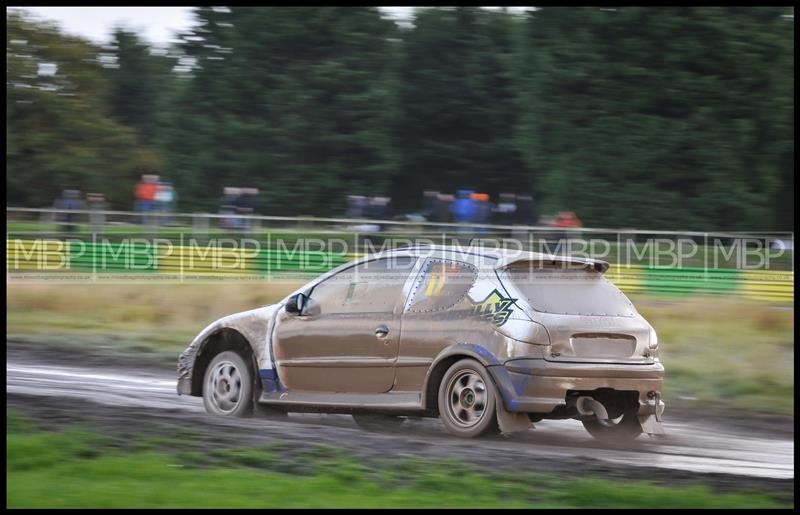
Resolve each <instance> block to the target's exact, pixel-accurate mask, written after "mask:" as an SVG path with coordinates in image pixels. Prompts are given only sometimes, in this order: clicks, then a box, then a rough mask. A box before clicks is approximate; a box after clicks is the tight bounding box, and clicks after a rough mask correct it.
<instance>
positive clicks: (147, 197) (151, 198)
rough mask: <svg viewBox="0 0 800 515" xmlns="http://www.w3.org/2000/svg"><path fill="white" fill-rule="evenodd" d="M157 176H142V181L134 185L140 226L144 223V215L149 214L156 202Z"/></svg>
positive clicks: (145, 216)
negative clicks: (140, 214)
mask: <svg viewBox="0 0 800 515" xmlns="http://www.w3.org/2000/svg"><path fill="white" fill-rule="evenodd" d="M157 183H158V175H142V180H141V181H139V183H138V184H137V185H136V211H138V212H140V213H142V215H143V216H142V217H141V220H142V222H141V223H142V224H144V223H146V222H145V219H146V218H147V215H146V213H150V212H151V211H152V210H153V208H154V206H155V200H156V192H157V191H158V184H157Z"/></svg>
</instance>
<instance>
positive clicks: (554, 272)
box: [505, 265, 636, 316]
mask: <svg viewBox="0 0 800 515" xmlns="http://www.w3.org/2000/svg"><path fill="white" fill-rule="evenodd" d="M505 273H506V277H508V278H509V279H511V281H512V282H513V283H514V285H515V286H516V287H517V288H518V289H519V291H520V292H521V293H522V295H524V296H525V298H526V299H527V301H528V303H529V304H530V306H531V307H532V308H533V309H535V310H536V311H541V312H544V313H555V314H561V315H605V316H634V315H635V314H636V310H635V309H634V307H633V304H631V302H630V301H629V300H628V298H627V297H626V296H625V294H624V293H622V292H621V291H620V290H619V288H617V287H616V286H614V285H613V284H612V283H611V282H610V281H609V280H608V279H606V278H605V277H603V275H602V274H601V273H599V272H597V271H595V270H586V269H574V268H573V269H569V268H567V269H565V268H561V267H554V268H537V267H532V266H524V265H523V266H512V267H509V268H508V269H506V271H505Z"/></svg>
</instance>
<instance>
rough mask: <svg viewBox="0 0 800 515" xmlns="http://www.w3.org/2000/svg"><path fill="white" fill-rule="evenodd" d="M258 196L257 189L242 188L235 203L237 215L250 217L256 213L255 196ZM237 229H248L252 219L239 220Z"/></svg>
mask: <svg viewBox="0 0 800 515" xmlns="http://www.w3.org/2000/svg"><path fill="white" fill-rule="evenodd" d="M257 195H258V188H242V189H241V195H240V196H239V200H238V202H237V210H236V211H237V213H239V214H240V215H246V216H251V215H254V214H255V212H256V196H257ZM239 220H240V222H241V223H240V224H239V227H242V228H246V229H249V228H250V227H251V226H252V223H251V222H252V219H250V218H240V219H239Z"/></svg>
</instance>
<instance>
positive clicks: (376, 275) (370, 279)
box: [311, 256, 417, 315]
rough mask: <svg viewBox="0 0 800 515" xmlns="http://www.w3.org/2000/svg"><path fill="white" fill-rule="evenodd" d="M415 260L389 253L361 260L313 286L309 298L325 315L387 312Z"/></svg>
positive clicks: (397, 295)
mask: <svg viewBox="0 0 800 515" xmlns="http://www.w3.org/2000/svg"><path fill="white" fill-rule="evenodd" d="M416 260H417V258H415V257H411V256H392V257H388V258H381V259H376V260H372V261H367V262H364V263H361V264H359V265H356V266H354V267H350V268H348V269H346V270H342V271H341V272H339V273H338V274H336V275H334V276H331V277H329V278H327V279H325V280H324V281H322V282H321V283H319V284H318V285H316V286H315V287H314V289H313V291H312V292H311V298H312V299H314V301H315V302H317V303H318V304H319V306H320V309H321V312H322V314H324V315H330V314H336V313H385V312H390V311H392V309H394V306H395V303H396V302H397V301H398V300H400V294H401V293H402V290H403V285H404V284H405V282H406V279H408V275H409V273H411V269H412V268H414V264H415V263H416Z"/></svg>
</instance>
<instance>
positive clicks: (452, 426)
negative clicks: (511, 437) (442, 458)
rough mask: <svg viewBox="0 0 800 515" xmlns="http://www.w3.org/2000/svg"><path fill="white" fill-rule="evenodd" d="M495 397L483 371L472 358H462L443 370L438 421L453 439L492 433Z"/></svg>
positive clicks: (494, 431) (489, 378) (495, 429)
mask: <svg viewBox="0 0 800 515" xmlns="http://www.w3.org/2000/svg"><path fill="white" fill-rule="evenodd" d="M495 396H496V389H495V386H494V383H493V382H492V379H491V377H489V373H488V372H487V371H486V368H484V367H483V365H481V364H480V363H478V362H477V361H475V360H473V359H462V360H461V361H458V362H456V363H454V364H453V366H451V367H450V368H449V369H448V370H447V372H446V373H445V374H444V377H443V378H442V382H441V384H440V385H439V418H441V419H442V422H443V423H444V426H445V428H446V429H447V431H448V432H450V433H451V434H454V435H456V436H461V437H464V438H472V437H476V436H479V435H482V434H485V433H488V432H492V433H496V432H497V431H498V426H497V413H496V412H495Z"/></svg>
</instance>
